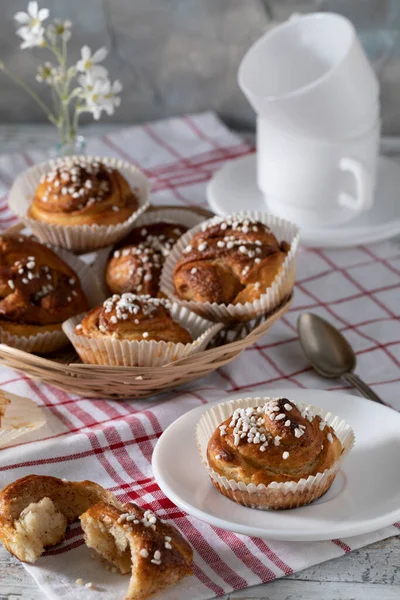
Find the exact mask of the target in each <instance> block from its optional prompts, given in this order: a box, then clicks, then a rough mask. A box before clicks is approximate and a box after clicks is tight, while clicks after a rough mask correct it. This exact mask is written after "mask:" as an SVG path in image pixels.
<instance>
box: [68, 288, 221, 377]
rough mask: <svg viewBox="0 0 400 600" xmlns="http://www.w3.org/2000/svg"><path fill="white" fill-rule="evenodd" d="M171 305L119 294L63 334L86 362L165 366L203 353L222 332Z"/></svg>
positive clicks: (71, 323)
mask: <svg viewBox="0 0 400 600" xmlns="http://www.w3.org/2000/svg"><path fill="white" fill-rule="evenodd" d="M221 328H222V325H221V324H214V323H212V322H210V321H206V320H205V319H203V318H201V317H199V315H197V314H195V313H192V312H190V311H189V310H188V309H187V308H185V307H183V306H180V305H179V304H177V303H171V302H170V301H169V300H166V299H160V298H151V297H150V296H137V295H135V294H131V293H125V294H122V295H121V296H120V295H118V294H114V295H113V296H112V297H111V298H109V299H107V300H106V301H105V302H104V303H103V304H101V305H99V306H97V307H96V308H94V309H93V310H91V311H90V312H89V313H88V314H87V315H85V316H82V315H81V316H80V317H73V318H71V319H69V320H68V321H66V322H65V323H64V324H63V330H64V332H65V334H66V335H67V336H68V338H69V340H70V341H71V343H72V344H73V346H74V347H75V350H76V351H77V353H78V354H79V356H80V357H81V359H82V361H83V362H84V363H89V364H97V365H114V366H125V367H129V366H143V367H150V366H152V367H157V366H158V367H160V366H163V365H166V364H168V363H171V362H173V361H176V360H179V359H181V358H185V357H187V356H190V355H191V354H194V353H196V352H200V351H202V350H204V349H205V348H206V347H207V345H208V344H209V342H210V341H211V339H212V338H213V337H214V336H215V335H216V334H217V333H218V331H220V329H221Z"/></svg>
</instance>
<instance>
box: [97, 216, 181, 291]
mask: <svg viewBox="0 0 400 600" xmlns="http://www.w3.org/2000/svg"><path fill="white" fill-rule="evenodd" d="M186 231H187V227H184V226H183V225H178V224H177V223H167V222H161V223H153V224H150V225H144V226H142V227H136V228H135V229H133V230H132V231H131V233H130V234H129V235H128V236H127V237H126V238H125V239H124V240H122V241H121V242H119V244H118V245H117V246H116V247H115V248H114V250H113V252H112V255H111V257H110V258H109V260H108V262H107V265H106V268H105V280H106V284H107V287H108V288H109V290H110V291H111V292H112V293H114V294H122V293H124V292H134V293H137V294H149V295H150V296H153V297H155V296H160V293H159V280H160V275H161V269H162V266H163V264H164V261H165V258H166V257H167V256H168V255H169V253H170V251H171V249H172V247H173V245H174V244H175V242H176V241H177V240H178V239H179V238H180V237H181V235H183V234H184V233H185V232H186Z"/></svg>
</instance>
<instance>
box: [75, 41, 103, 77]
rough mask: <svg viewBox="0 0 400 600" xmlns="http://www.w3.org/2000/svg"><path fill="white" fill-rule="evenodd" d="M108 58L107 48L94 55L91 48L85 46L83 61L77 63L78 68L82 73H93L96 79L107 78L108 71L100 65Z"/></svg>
mask: <svg viewBox="0 0 400 600" xmlns="http://www.w3.org/2000/svg"><path fill="white" fill-rule="evenodd" d="M106 56H107V48H100V49H99V50H97V51H96V52H95V53H94V54H93V55H92V51H91V49H90V48H89V46H83V48H82V50H81V60H79V61H78V62H77V63H76V68H77V69H78V71H80V72H81V73H91V74H92V75H93V76H95V77H106V76H107V69H106V68H105V67H103V66H101V65H99V64H98V63H99V62H101V61H102V60H104V59H105V57H106Z"/></svg>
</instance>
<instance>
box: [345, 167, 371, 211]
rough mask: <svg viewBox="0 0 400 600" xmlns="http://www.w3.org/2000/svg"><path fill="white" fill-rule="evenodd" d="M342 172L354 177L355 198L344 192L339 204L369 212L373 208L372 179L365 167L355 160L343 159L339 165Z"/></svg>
mask: <svg viewBox="0 0 400 600" xmlns="http://www.w3.org/2000/svg"><path fill="white" fill-rule="evenodd" d="M339 168H340V170H341V171H348V172H349V173H351V175H353V177H354V181H355V187H356V193H355V196H352V195H350V194H348V193H347V192H342V193H340V194H339V204H340V205H341V206H345V207H346V208H351V209H352V210H368V209H369V208H371V207H372V193H371V191H372V190H371V178H370V176H369V174H368V172H367V170H366V169H365V167H364V166H363V165H362V164H361V163H360V162H358V161H357V160H354V158H348V157H345V158H342V159H341V160H340V163H339Z"/></svg>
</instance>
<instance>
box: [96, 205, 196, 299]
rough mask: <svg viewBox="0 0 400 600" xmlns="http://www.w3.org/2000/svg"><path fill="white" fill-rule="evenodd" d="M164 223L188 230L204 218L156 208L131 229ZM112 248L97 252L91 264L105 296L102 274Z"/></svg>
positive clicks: (145, 214)
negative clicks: (174, 224) (180, 226)
mask: <svg viewBox="0 0 400 600" xmlns="http://www.w3.org/2000/svg"><path fill="white" fill-rule="evenodd" d="M165 221H167V222H170V223H176V224H178V225H184V226H185V227H189V229H190V228H192V227H194V226H195V225H198V224H199V223H201V222H203V221H205V218H204V217H203V216H201V215H199V214H198V213H194V212H193V211H191V210H185V209H184V208H157V209H155V210H151V211H149V210H147V211H146V212H145V213H144V214H142V215H141V216H140V217H139V218H138V220H137V221H136V223H135V225H134V227H133V228H132V229H135V228H136V227H142V226H143V227H144V226H145V225H153V224H154V223H162V222H165ZM112 248H113V247H112V246H109V247H108V248H103V249H102V250H99V252H97V255H96V258H95V261H94V263H93V269H94V271H95V273H96V275H97V277H98V279H99V281H100V283H101V285H102V288H103V290H104V293H106V294H107V293H109V290H107V285H106V282H105V278H104V273H105V270H106V264H107V262H108V259H109V257H110V254H111V251H112Z"/></svg>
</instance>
